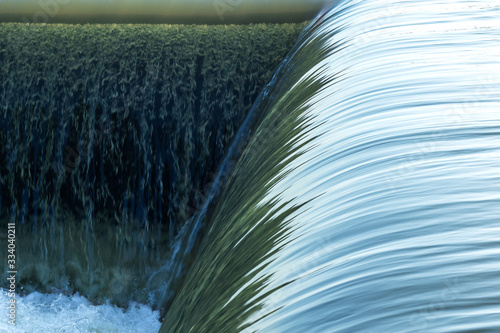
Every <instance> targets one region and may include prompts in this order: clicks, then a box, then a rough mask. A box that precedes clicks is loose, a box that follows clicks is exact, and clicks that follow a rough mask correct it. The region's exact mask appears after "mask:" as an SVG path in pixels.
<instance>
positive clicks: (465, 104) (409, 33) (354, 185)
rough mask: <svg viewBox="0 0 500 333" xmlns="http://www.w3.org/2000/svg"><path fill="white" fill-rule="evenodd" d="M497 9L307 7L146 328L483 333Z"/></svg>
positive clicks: (498, 176)
mask: <svg viewBox="0 0 500 333" xmlns="http://www.w3.org/2000/svg"><path fill="white" fill-rule="evenodd" d="M498 17H500V6H499V5H498V2H497V1H489V0H482V1H473V2H471V1H455V0H453V1H452V0H423V1H403V0H341V1H338V2H337V3H336V4H334V5H333V6H332V7H331V8H330V9H329V10H327V11H325V12H323V13H322V14H321V15H319V16H318V18H317V19H316V20H315V21H314V22H313V23H312V24H311V25H310V26H309V27H308V28H307V29H306V31H305V33H304V34H303V35H302V37H301V39H300V40H299V42H298V44H297V45H296V47H295V49H294V51H293V52H292V57H291V59H290V60H289V61H287V62H286V63H285V64H284V65H283V66H282V67H281V68H280V71H279V72H278V73H277V80H276V81H275V82H274V84H273V86H272V87H271V88H270V89H269V92H268V94H267V95H266V96H265V97H263V99H262V100H261V101H260V104H259V105H257V106H256V107H257V108H259V109H260V110H259V112H261V113H262V114H263V115H265V116H264V118H263V120H262V122H261V124H260V125H259V126H258V128H257V129H256V130H255V131H254V132H253V134H252V138H251V140H250V142H249V144H248V145H247V147H246V149H245V151H244V152H243V155H242V156H241V158H240V159H239V160H238V162H237V164H236V165H235V167H234V173H233V174H232V176H231V178H230V180H229V183H228V185H227V187H226V188H225V189H224V192H223V194H222V196H221V197H220V199H219V200H218V203H217V206H216V208H215V210H214V212H213V214H212V216H211V218H210V220H209V222H208V223H209V227H208V228H207V232H206V234H205V236H204V239H203V242H202V244H201V246H200V249H199V251H198V256H197V258H196V261H195V262H194V264H193V266H192V268H191V270H190V272H189V274H188V276H187V278H186V279H185V281H184V284H183V287H182V289H181V291H180V292H179V294H178V295H177V297H176V299H175V301H174V303H173V305H172V307H171V308H170V310H169V312H168V314H167V317H166V319H165V322H164V324H163V326H162V329H161V332H167V331H168V332H188V331H191V332H234V331H243V332H256V331H260V332H384V331H386V332H496V331H499V330H500V317H499V316H498V313H499V312H500V305H499V304H500V279H499V278H498V276H499V274H500V242H499V239H500V227H499V225H498V220H499V216H500V145H499V144H498V143H499V142H500V113H499V112H498V110H499V109H500V47H499V45H500V43H499V42H500V24H499V22H500V21H498Z"/></svg>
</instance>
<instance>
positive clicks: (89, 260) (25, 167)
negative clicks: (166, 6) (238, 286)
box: [0, 23, 305, 313]
mask: <svg viewBox="0 0 500 333" xmlns="http://www.w3.org/2000/svg"><path fill="white" fill-rule="evenodd" d="M304 27H305V25H304V24H280V25H277V24H256V25H248V26H247V25H240V26H206V25H205V26H178V25H117V24H106V25H65V24H51V25H41V24H20V23H3V24H0V36H1V39H0V225H2V226H3V227H2V228H3V230H7V223H8V222H15V223H16V224H17V232H18V237H17V246H18V258H17V265H18V276H17V279H18V283H19V286H22V287H23V293H29V292H32V291H38V292H51V291H55V292H60V291H65V292H66V293H69V294H72V293H74V292H80V293H82V295H84V296H86V297H88V298H89V299H90V300H92V301H93V302H96V303H104V302H106V301H112V302H113V303H114V304H119V305H122V306H127V304H128V303H129V302H130V301H131V300H134V301H140V302H142V303H147V304H151V305H154V306H155V307H156V308H160V309H161V310H162V312H163V313H164V311H166V306H167V302H168V300H169V299H170V298H171V297H172V295H173V294H174V292H175V290H174V289H173V288H170V287H171V286H169V285H168V284H166V280H167V278H168V277H169V275H170V273H169V271H168V270H165V269H163V268H165V267H166V264H165V263H166V262H168V261H169V260H170V258H171V257H172V253H173V252H174V251H175V250H173V248H174V246H175V242H174V240H175V239H176V237H179V232H180V230H182V229H183V227H184V225H185V223H186V221H188V220H190V219H192V216H193V215H194V214H195V213H196V212H197V211H198V210H199V209H200V208H201V207H202V206H203V205H204V204H205V201H206V198H207V196H208V195H207V192H208V191H209V190H210V184H211V183H212V182H213V180H214V178H216V174H215V172H216V171H217V168H218V166H219V164H220V163H221V161H222V160H223V157H224V155H225V154H226V152H227V150H228V148H229V146H230V145H231V142H232V141H233V139H234V137H235V135H236V133H237V131H238V129H239V128H240V127H241V125H242V123H243V121H244V119H245V118H246V114H247V113H248V112H249V110H250V109H251V107H252V104H253V102H254V101H255V99H256V98H257V97H258V95H259V93H260V92H261V90H262V89H263V87H264V86H265V84H266V82H267V81H268V80H269V78H270V77H271V76H272V74H273V72H274V70H275V68H276V67H277V66H278V65H279V63H280V62H281V60H282V59H283V58H284V56H285V55H286V54H287V52H288V51H289V50H290V48H291V47H292V46H293V44H294V42H295V41H296V39H297V36H298V35H299V33H300V32H301V31H302V30H303V28H304ZM6 241H7V238H6V237H1V242H0V245H1V246H2V248H5V249H7V243H6ZM4 245H5V246H4ZM182 259H185V258H182ZM6 264H7V262H6V261H1V262H0V269H1V271H2V277H4V278H3V279H2V281H3V282H2V283H1V284H0V286H2V287H6V286H7V282H6V281H7V280H6V279H5V277H6V274H7V273H6V271H7V269H6Z"/></svg>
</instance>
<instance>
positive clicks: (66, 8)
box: [0, 0, 328, 24]
mask: <svg viewBox="0 0 500 333" xmlns="http://www.w3.org/2000/svg"><path fill="white" fill-rule="evenodd" d="M327 2H328V1H327V0H183V1H181V0H174V1H172V0H164V1H161V0H0V21H3V22H31V23H183V24H230V23H265V22H269V23H282V22H301V21H304V20H308V19H312V18H313V17H314V15H315V14H316V13H317V12H318V11H319V10H321V8H322V7H323V6H324V5H325V3H327Z"/></svg>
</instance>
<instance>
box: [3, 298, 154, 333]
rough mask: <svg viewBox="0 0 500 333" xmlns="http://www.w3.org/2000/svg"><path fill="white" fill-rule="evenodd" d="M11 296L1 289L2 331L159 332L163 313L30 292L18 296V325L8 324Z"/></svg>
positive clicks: (131, 306) (141, 307) (68, 332)
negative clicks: (8, 308) (124, 308)
mask: <svg viewBox="0 0 500 333" xmlns="http://www.w3.org/2000/svg"><path fill="white" fill-rule="evenodd" d="M9 301H10V298H9V297H8V293H7V291H6V290H4V289H1V288H0V312H3V315H1V316H0V332H1V333H4V332H12V333H18V332H19V333H21V332H23V333H25V332H34V333H38V332H40V333H45V332H47V333H48V332H65V333H73V332H75V333H76V332H78V333H80V332H83V333H91V332H92V333H112V332H117V333H125V332H130V333H132V332H134V333H140V332H148V333H150V332H158V330H159V329H160V326H161V323H160V314H159V312H158V311H153V310H152V309H151V308H150V307H148V306H146V305H142V304H137V303H131V304H130V306H129V309H127V310H123V309H121V308H118V307H116V306H113V305H109V304H105V305H97V306H95V305H92V304H91V303H90V302H89V301H88V300H87V299H86V298H85V297H83V296H79V295H78V294H77V295H73V296H66V295H63V294H46V295H44V294H40V293H38V292H34V293H31V294H29V295H27V296H24V297H19V296H18V297H17V299H16V325H15V326H12V325H10V324H8V322H7V321H8V316H7V306H8V304H9Z"/></svg>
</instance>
